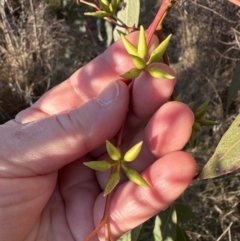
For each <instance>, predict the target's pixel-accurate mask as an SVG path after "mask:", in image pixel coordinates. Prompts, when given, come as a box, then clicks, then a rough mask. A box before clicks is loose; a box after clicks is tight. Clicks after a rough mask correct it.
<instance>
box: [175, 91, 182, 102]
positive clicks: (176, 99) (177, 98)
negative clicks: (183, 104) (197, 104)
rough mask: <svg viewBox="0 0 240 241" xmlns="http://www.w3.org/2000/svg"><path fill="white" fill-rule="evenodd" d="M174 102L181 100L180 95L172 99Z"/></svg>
mask: <svg viewBox="0 0 240 241" xmlns="http://www.w3.org/2000/svg"><path fill="white" fill-rule="evenodd" d="M174 100H175V101H181V100H182V93H180V94H179V95H178V96H177V97H176V98H174Z"/></svg>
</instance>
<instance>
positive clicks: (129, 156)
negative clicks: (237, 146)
mask: <svg viewBox="0 0 240 241" xmlns="http://www.w3.org/2000/svg"><path fill="white" fill-rule="evenodd" d="M142 144H143V142H142V141H141V142H139V143H137V144H136V145H134V146H133V147H132V148H131V149H129V150H128V151H127V152H126V153H125V155H124V157H123V159H124V161H126V162H131V161H133V160H135V159H136V158H137V156H138V154H139V152H140V151H141V149H142Z"/></svg>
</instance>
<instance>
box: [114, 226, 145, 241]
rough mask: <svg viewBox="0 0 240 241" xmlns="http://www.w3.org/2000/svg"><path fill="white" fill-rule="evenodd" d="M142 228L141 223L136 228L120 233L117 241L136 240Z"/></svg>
mask: <svg viewBox="0 0 240 241" xmlns="http://www.w3.org/2000/svg"><path fill="white" fill-rule="evenodd" d="M142 230H143V225H139V226H137V227H136V228H134V229H132V230H130V231H128V232H127V233H125V234H124V235H122V236H121V237H120V238H119V239H118V240H117V241H138V240H139V238H140V236H141V233H142Z"/></svg>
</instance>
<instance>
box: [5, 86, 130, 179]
mask: <svg viewBox="0 0 240 241" xmlns="http://www.w3.org/2000/svg"><path fill="white" fill-rule="evenodd" d="M128 100H129V93H128V88H127V86H126V85H125V84H124V83H122V82H120V81H117V82H116V83H115V82H113V83H110V84H109V85H108V86H107V88H106V89H104V91H103V92H102V93H101V94H100V95H99V96H98V97H97V98H94V99H92V100H90V101H88V102H87V103H86V104H84V105H82V106H81V107H79V108H77V109H73V110H71V111H70V112H69V113H63V114H59V115H55V116H51V117H48V118H44V119H41V120H39V121H35V122H31V123H27V124H25V125H20V124H18V123H16V122H14V121H12V122H9V123H8V124H6V125H4V126H3V127H2V131H1V136H0V148H2V151H1V153H3V156H2V160H8V161H3V163H1V167H2V168H1V170H0V177H3V176H4V177H12V176H14V177H16V176H31V175H37V174H45V173H50V172H53V171H57V170H58V169H59V168H61V167H62V166H64V165H66V164H67V163H69V162H71V161H73V160H75V159H77V158H79V157H81V156H83V155H84V154H86V153H88V152H89V151H91V150H93V149H94V148H96V147H98V146H99V145H101V144H102V143H103V142H105V140H107V139H110V138H112V137H113V136H114V135H115V134H116V132H117V131H118V130H119V128H120V127H121V124H122V122H123V120H124V118H125V115H126V112H127V109H128V104H129V103H128Z"/></svg>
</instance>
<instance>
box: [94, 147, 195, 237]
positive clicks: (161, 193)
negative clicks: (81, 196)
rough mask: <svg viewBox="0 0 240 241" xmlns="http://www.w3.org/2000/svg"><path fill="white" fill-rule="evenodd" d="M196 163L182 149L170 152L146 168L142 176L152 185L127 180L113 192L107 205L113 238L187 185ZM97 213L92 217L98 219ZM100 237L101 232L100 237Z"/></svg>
mask: <svg viewBox="0 0 240 241" xmlns="http://www.w3.org/2000/svg"><path fill="white" fill-rule="evenodd" d="M195 171H196V163H195V161H194V159H193V158H192V157H191V156H190V155H189V154H187V153H185V152H180V151H177V152H172V153H169V154H167V155H165V156H164V157H162V158H160V159H158V160H157V161H156V162H155V163H153V164H152V165H151V166H150V167H149V168H148V169H147V170H145V171H144V173H143V176H144V178H145V179H146V180H147V181H148V182H149V183H150V184H151V188H144V187H140V186H137V185H135V184H133V183H131V182H126V183H124V184H122V185H120V186H119V187H118V189H117V190H116V192H115V193H114V195H113V198H112V201H111V208H110V229H111V233H112V234H113V236H114V237H115V238H117V237H119V236H121V235H122V234H124V233H125V232H126V231H128V230H130V229H133V228H134V227H136V226H138V225H140V224H141V223H143V222H144V221H146V220H148V219H149V218H150V217H152V216H154V215H155V214H157V213H158V212H160V211H161V210H163V209H165V208H167V207H168V206H169V205H170V204H171V203H172V202H173V201H174V200H176V199H177V198H178V197H179V196H180V194H181V193H182V192H183V191H184V190H185V189H186V188H187V186H188V185H189V183H190V182H191V180H192V178H193V177H194V175H195ZM103 201H104V200H103V198H102V197H99V200H98V202H97V203H96V208H95V209H96V210H102V209H101V207H102V206H101V205H102V204H103ZM100 218H101V214H100V212H99V213H98V214H97V216H96V217H95V221H96V224H97V223H98V222H99V221H100V220H99V219H100ZM101 238H103V235H101V237H100V240H104V239H101Z"/></svg>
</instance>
